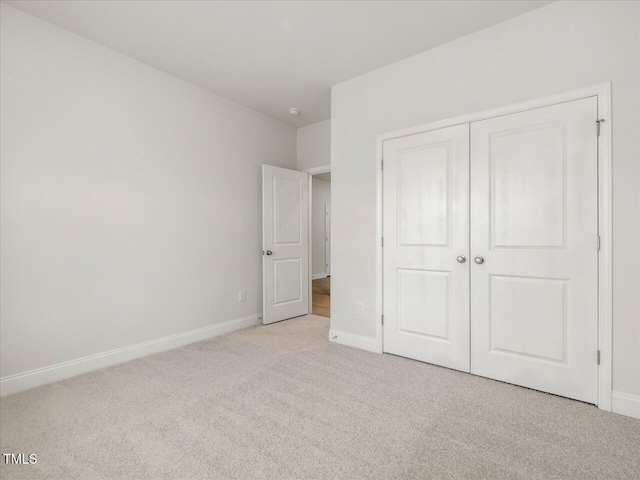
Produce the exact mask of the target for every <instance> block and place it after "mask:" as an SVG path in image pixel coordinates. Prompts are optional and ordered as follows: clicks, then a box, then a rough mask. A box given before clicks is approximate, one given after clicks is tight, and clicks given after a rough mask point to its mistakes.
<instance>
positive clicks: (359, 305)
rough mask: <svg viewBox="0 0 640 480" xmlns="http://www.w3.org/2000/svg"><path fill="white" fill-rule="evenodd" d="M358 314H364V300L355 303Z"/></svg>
mask: <svg viewBox="0 0 640 480" xmlns="http://www.w3.org/2000/svg"><path fill="white" fill-rule="evenodd" d="M356 308H357V312H358V315H364V302H358V303H357V304H356Z"/></svg>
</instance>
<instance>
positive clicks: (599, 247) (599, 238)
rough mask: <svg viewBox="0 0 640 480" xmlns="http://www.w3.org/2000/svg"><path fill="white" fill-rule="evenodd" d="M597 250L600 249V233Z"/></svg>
mask: <svg viewBox="0 0 640 480" xmlns="http://www.w3.org/2000/svg"><path fill="white" fill-rule="evenodd" d="M598 251H600V235H598Z"/></svg>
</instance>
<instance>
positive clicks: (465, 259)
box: [456, 255, 467, 263]
mask: <svg viewBox="0 0 640 480" xmlns="http://www.w3.org/2000/svg"><path fill="white" fill-rule="evenodd" d="M456 261H457V262H458V263H464V262H466V261H467V257H465V256H464V255H458V256H457V257H456Z"/></svg>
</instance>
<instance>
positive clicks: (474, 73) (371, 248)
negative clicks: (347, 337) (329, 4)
mask: <svg viewBox="0 0 640 480" xmlns="http://www.w3.org/2000/svg"><path fill="white" fill-rule="evenodd" d="M638 8H639V4H638V3H637V2H611V1H609V2H557V3H553V4H551V5H549V6H545V7H543V8H541V9H538V10H534V11H533V12H530V13H527V14H525V15H522V16H520V17H516V18H514V19H512V20H509V21H507V22H504V23H502V24H499V25H496V26H493V27H491V28H488V29H485V30H482V31H480V32H477V33H474V34H472V35H469V36H467V37H464V38H461V39H459V40H456V41H454V42H451V43H448V44H446V45H442V46H440V47H438V48H435V49H433V50H430V51H427V52H424V53H421V54H419V55H416V56H414V57H411V58H408V59H406V60H403V61H401V62H398V63H395V64H392V65H389V66H387V67H384V68H382V69H379V70H376V71H374V72H371V73H368V74H366V75H363V76H360V77H358V78H355V79H352V80H350V81H347V82H344V83H342V84H339V85H337V86H334V87H333V88H332V104H331V112H332V114H331V123H332V125H331V131H332V135H331V141H332V196H333V198H332V202H333V205H332V215H333V219H332V229H333V231H332V249H333V250H332V266H331V267H332V274H333V282H332V286H331V287H332V292H331V295H332V297H331V327H332V328H333V329H336V330H340V331H344V332H349V333H352V334H357V335H361V336H365V337H374V336H375V332H376V322H377V321H379V319H376V318H375V317H374V313H375V312H374V311H375V295H376V291H375V273H376V272H375V266H376V245H377V242H378V241H379V239H378V238H376V135H377V134H381V133H385V132H389V131H393V130H398V129H402V128H406V127H410V126H414V125H419V124H424V123H427V122H431V121H435V120H440V119H446V118H451V117H455V116H458V115H463V114H467V113H473V112H478V111H482V110H485V109H489V108H494V107H498V106H501V105H508V104H511V103H516V102H521V101H525V100H528V99H532V98H537V97H541V96H545V95H551V94H555V93H560V92H565V91H569V90H573V89H577V88H580V87H584V86H589V85H594V84H598V83H602V82H606V81H612V82H613V119H612V124H613V142H614V146H613V148H614V160H613V161H614V186H613V188H614V246H613V248H614V299H613V301H614V325H613V328H614V379H613V382H614V385H613V388H614V390H616V391H619V392H624V393H627V394H631V395H640V305H639V304H638V297H639V296H640V288H639V287H640V282H639V275H640V257H639V253H640V251H639V249H638V245H640V236H639V223H640V209H639V198H638V196H639V194H638V192H639V187H640V182H639V180H640V178H639V173H640V162H639V158H640V145H639V136H638V131H639V128H640V120H639V109H638V106H639V102H640V98H639V93H640V77H639V73H640V72H639V52H638V49H639V47H640V41H639V38H638V31H639V21H638V20H639V14H638ZM357 301H363V302H364V303H365V315H364V316H358V315H356V302H357Z"/></svg>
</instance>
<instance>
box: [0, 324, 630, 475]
mask: <svg viewBox="0 0 640 480" xmlns="http://www.w3.org/2000/svg"><path fill="white" fill-rule="evenodd" d="M328 325H329V320H328V319H326V318H323V317H313V316H311V317H303V318H299V319H294V320H289V321H286V322H281V323H277V324H274V325H270V326H266V327H262V326H260V327H255V328H250V329H247V330H243V331H240V332H236V333H233V334H229V335H224V336H221V337H216V338H213V339H211V340H208V341H204V342H200V343H196V344H192V345H189V346H186V347H183V348H180V349H177V350H173V351H170V352H165V353H161V354H158V355H154V356H151V357H147V358H144V359H140V360H135V361H132V362H129V363H126V364H122V365H118V366H115V367H111V368H107V369H104V370H100V371H97V372H93V373H90V374H87V375H83V376H80V377H76V378H72V379H69V380H66V381H63V382H59V383H56V384H53V385H48V386H44V387H40V388H37V389H34V390H31V391H28V392H23V393H20V394H16V395H13V396H9V397H6V398H3V399H2V400H1V418H0V420H1V422H2V423H1V425H2V431H1V448H2V452H3V453H26V454H29V453H36V454H37V455H38V463H37V464H35V465H24V466H6V465H3V466H2V467H1V469H0V474H1V476H2V478H6V479H10V478H47V479H83V480H91V479H98V478H113V479H116V478H131V479H146V478H153V479H161V478H168V479H181V478H184V479H204V478H207V479H217V478H230V479H236V478H237V479H241V478H264V479H278V480H280V479H307V478H322V479H325V478H333V479H357V478H367V479H375V478H415V479H429V478H473V479H485V478H540V479H554V478H563V479H565V478H576V479H590V478H593V479H614V478H615V479H623V478H628V479H632V478H633V479H638V478H640V420H635V419H632V418H628V417H623V416H621V415H615V414H611V413H606V412H602V411H600V410H598V409H597V408H595V407H593V406H590V405H585V404H583V403H579V402H574V401H571V400H567V399H563V398H559V397H555V396H553V395H547V394H544V393H539V392H535V391H531V390H527V389H524V388H519V387H515V386H511V385H507V384H503V383H500V382H495V381H492V380H487V379H484V378H479V377H474V376H472V375H468V374H464V373H459V372H455V371H452V370H447V369H444V368H439V367H435V366H432V365H427V364H423V363H419V362H415V361H411V360H407V359H403V358H399V357H394V356H390V355H377V354H373V353H367V352H364V351H361V350H356V349H353V348H349V347H344V346H340V345H335V344H330V343H329V342H328V341H327V334H328Z"/></svg>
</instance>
